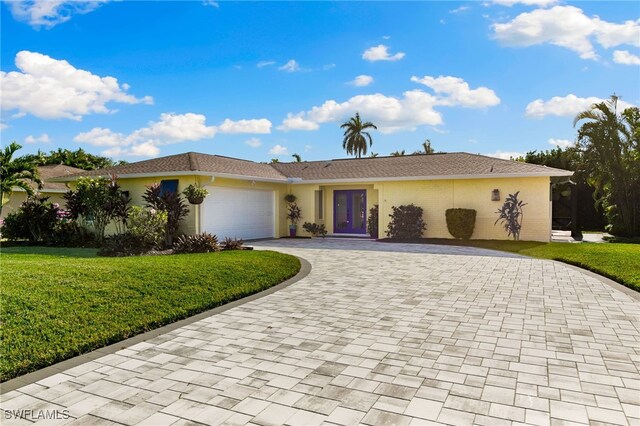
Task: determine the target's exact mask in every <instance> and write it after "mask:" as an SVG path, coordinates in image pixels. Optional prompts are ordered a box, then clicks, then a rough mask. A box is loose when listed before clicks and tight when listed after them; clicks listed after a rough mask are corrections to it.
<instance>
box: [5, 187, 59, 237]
mask: <svg viewBox="0 0 640 426" xmlns="http://www.w3.org/2000/svg"><path fill="white" fill-rule="evenodd" d="M48 200H49V197H44V196H41V195H34V196H28V197H27V199H26V200H25V201H24V202H23V203H22V205H21V206H20V208H19V209H18V210H17V211H15V212H14V213H11V214H9V215H7V217H6V218H5V220H4V224H3V228H2V236H3V237H4V238H7V239H9V240H23V239H24V240H29V242H30V243H32V244H35V243H42V242H46V241H47V240H48V239H49V238H50V237H51V236H52V234H53V231H54V228H55V225H56V222H57V221H58V210H59V206H58V205H54V204H52V203H50V202H49V201H48Z"/></svg>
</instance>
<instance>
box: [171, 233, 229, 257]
mask: <svg viewBox="0 0 640 426" xmlns="http://www.w3.org/2000/svg"><path fill="white" fill-rule="evenodd" d="M213 251H220V245H219V244H218V237H217V236H215V235H211V234H209V233H207V232H203V233H202V234H196V235H181V236H179V237H178V239H177V240H176V242H175V243H174V244H173V252H174V253H176V254H182V253H209V252H213Z"/></svg>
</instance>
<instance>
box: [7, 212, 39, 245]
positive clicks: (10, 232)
mask: <svg viewBox="0 0 640 426" xmlns="http://www.w3.org/2000/svg"><path fill="white" fill-rule="evenodd" d="M23 216H24V215H23V214H22V212H21V211H20V210H18V211H15V212H13V213H9V214H8V215H7V216H6V217H5V218H4V220H3V222H2V230H1V231H0V232H1V233H2V238H6V239H7V240H9V241H20V240H30V239H31V238H32V237H31V232H29V227H28V226H27V222H26V221H25V220H23Z"/></svg>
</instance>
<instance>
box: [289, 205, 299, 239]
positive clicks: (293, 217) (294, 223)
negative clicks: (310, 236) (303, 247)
mask: <svg viewBox="0 0 640 426" xmlns="http://www.w3.org/2000/svg"><path fill="white" fill-rule="evenodd" d="M287 219H289V221H290V222H291V224H290V225H289V236H290V237H292V238H293V237H295V236H296V231H297V228H298V222H299V221H300V219H302V210H300V207H298V205H297V204H296V203H289V204H288V205H287Z"/></svg>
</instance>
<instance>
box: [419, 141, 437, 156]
mask: <svg viewBox="0 0 640 426" xmlns="http://www.w3.org/2000/svg"><path fill="white" fill-rule="evenodd" d="M422 149H423V150H424V154H427V155H428V154H434V153H435V152H436V150H435V149H433V148H432V147H431V139H425V141H424V142H422Z"/></svg>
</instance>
